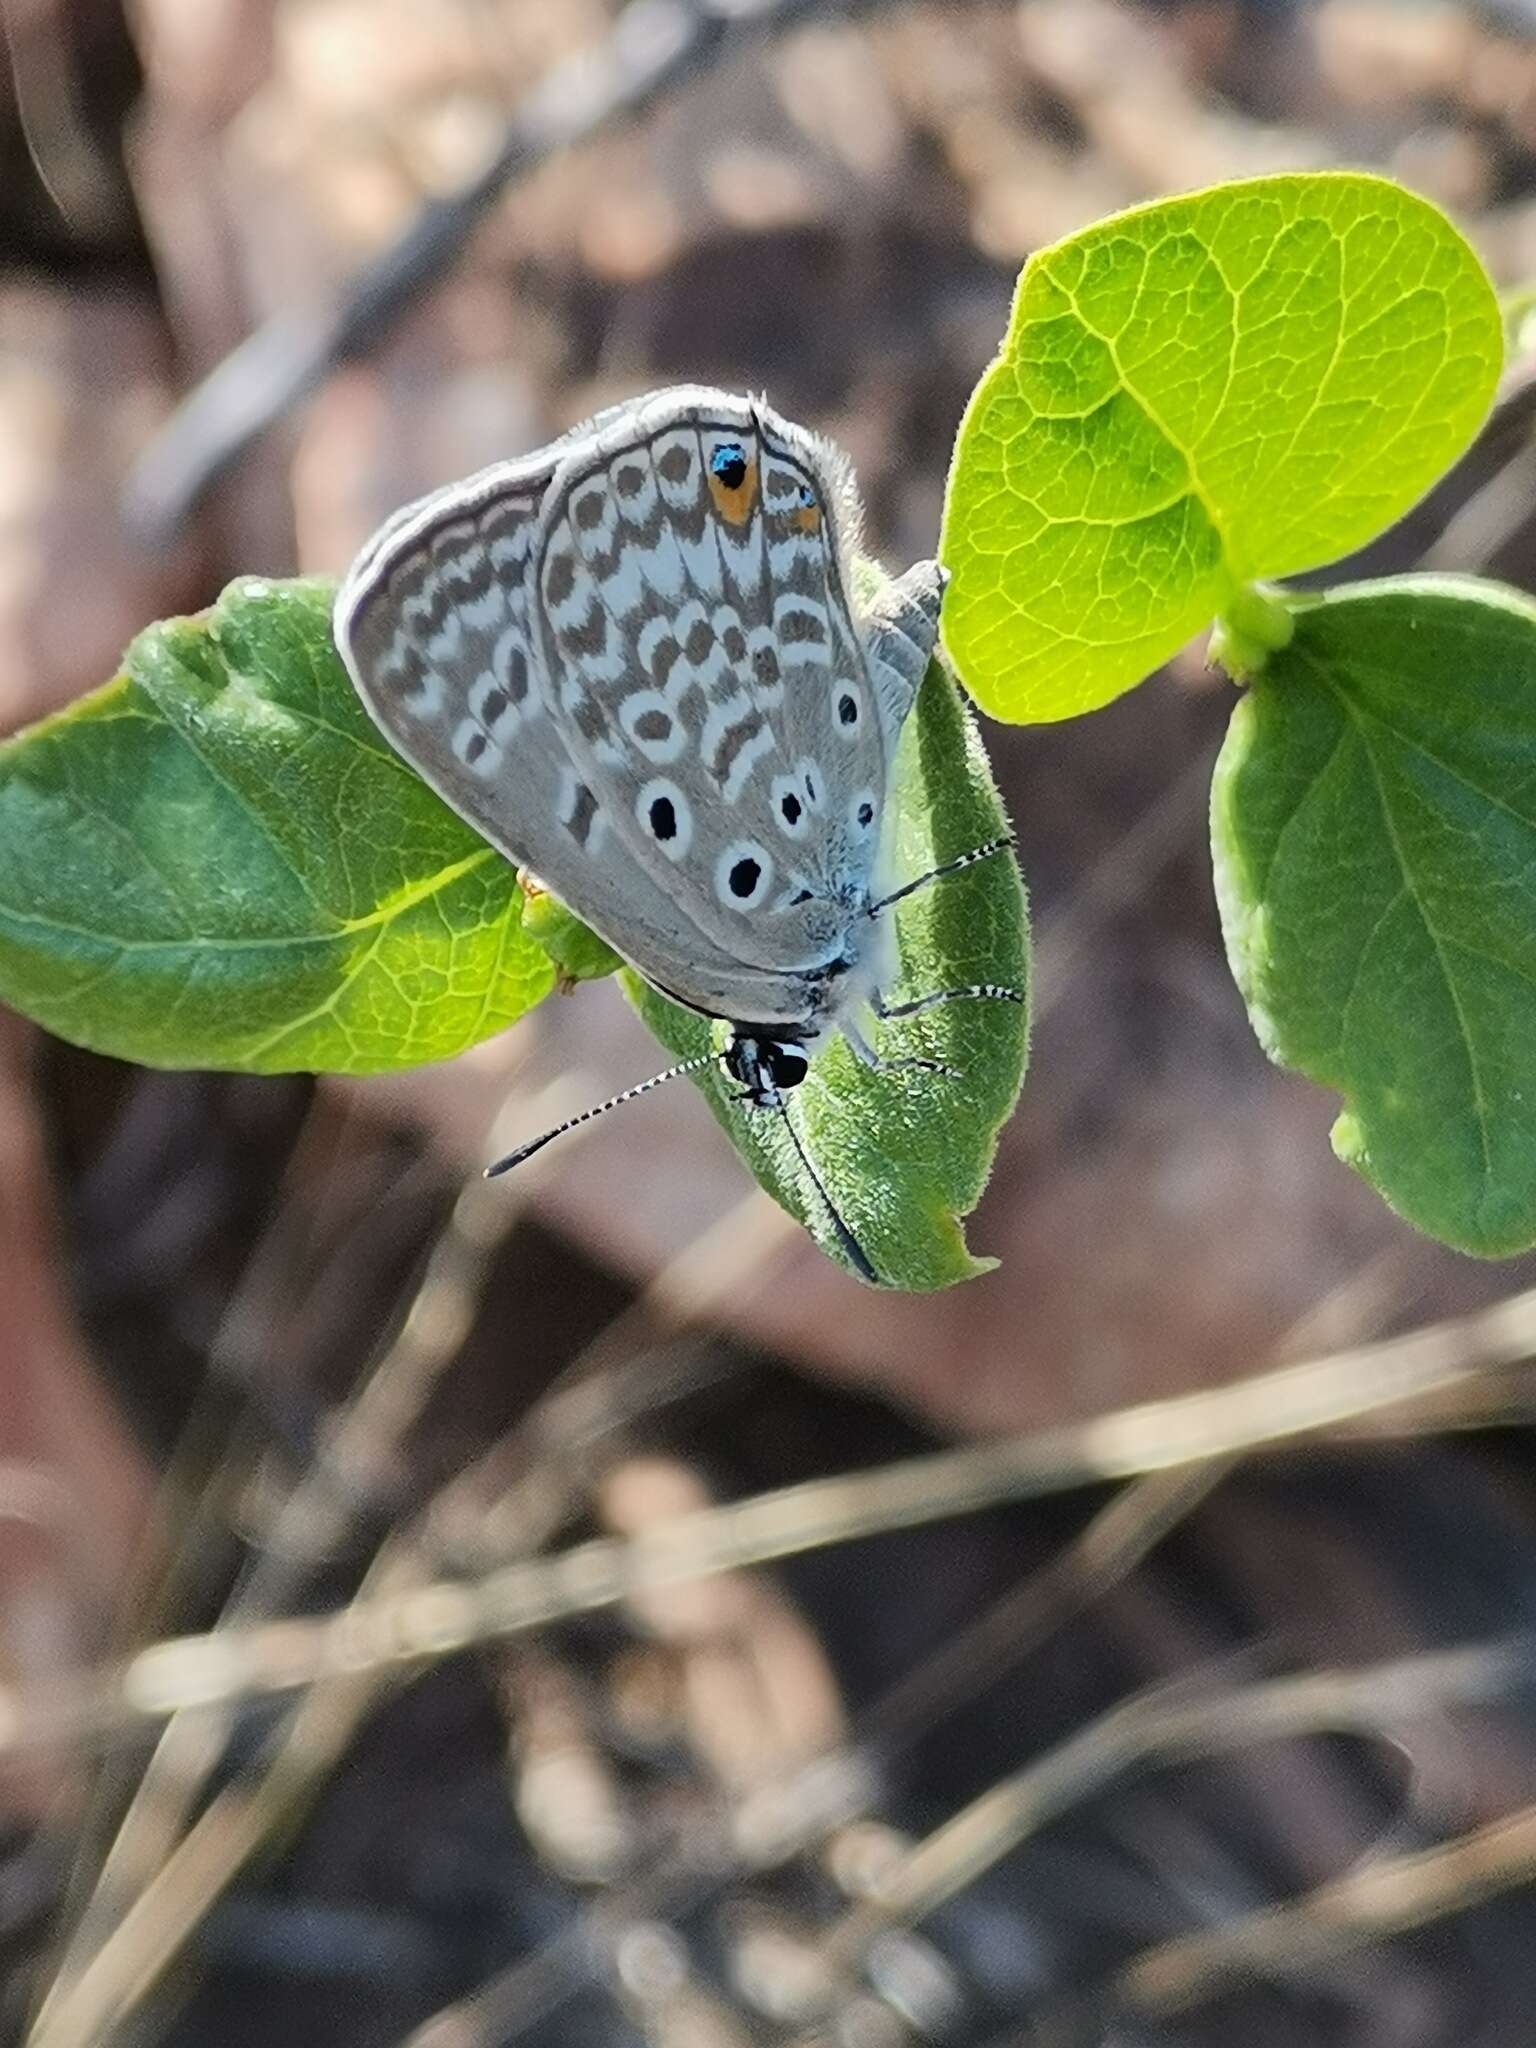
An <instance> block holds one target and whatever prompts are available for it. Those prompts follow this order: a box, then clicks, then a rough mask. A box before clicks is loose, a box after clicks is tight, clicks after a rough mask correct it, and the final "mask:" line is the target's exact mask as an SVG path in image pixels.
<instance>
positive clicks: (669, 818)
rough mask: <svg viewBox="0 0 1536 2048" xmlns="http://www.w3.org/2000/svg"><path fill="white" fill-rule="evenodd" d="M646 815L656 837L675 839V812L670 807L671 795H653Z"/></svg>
mask: <svg viewBox="0 0 1536 2048" xmlns="http://www.w3.org/2000/svg"><path fill="white" fill-rule="evenodd" d="M648 815H649V817H650V821H651V830H652V832H653V833H654V834H655V835H656V837H657V838H658V839H675V838H676V837H677V812H676V811H675V810H674V809H673V807H672V799H671V797H669V796H658V797H653V798H652V799H651V808H650V811H649V814H648Z"/></svg>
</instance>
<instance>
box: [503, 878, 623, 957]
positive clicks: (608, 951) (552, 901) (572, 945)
mask: <svg viewBox="0 0 1536 2048" xmlns="http://www.w3.org/2000/svg"><path fill="white" fill-rule="evenodd" d="M520 880H521V882H522V888H523V930H524V931H525V932H527V934H528V936H529V937H530V938H531V939H536V940H537V941H538V943H539V945H540V946H542V947H543V949H544V951H545V952H546V953H547V954H548V955H549V957H550V959H551V960H553V961H554V963H555V966H556V968H557V969H558V970H559V972H560V975H561V977H562V979H563V981H565V982H566V983H571V982H577V981H601V980H602V979H603V977H604V976H605V975H608V974H612V973H613V972H614V970H615V969H616V968H618V967H621V966H622V965H623V962H622V960H621V959H620V958H619V955H618V954H617V953H615V951H614V950H613V948H612V946H610V945H609V943H608V941H607V940H606V939H600V938H599V937H598V935H597V933H596V932H595V931H593V929H592V927H591V926H590V925H585V924H583V923H582V921H581V919H580V918H579V917H578V916H577V915H576V913H575V911H573V910H567V908H566V907H565V905H564V904H563V903H562V902H561V901H560V898H559V897H558V896H556V895H553V894H552V893H551V892H550V890H548V889H547V888H546V887H545V886H544V884H543V883H542V882H540V881H538V880H537V879H536V878H535V877H534V876H532V875H528V874H522V873H521V871H520Z"/></svg>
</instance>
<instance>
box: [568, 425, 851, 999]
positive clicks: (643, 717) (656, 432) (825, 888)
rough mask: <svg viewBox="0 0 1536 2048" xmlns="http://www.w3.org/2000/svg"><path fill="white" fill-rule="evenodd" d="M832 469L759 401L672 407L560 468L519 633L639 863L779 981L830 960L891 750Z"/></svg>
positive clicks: (847, 913) (580, 450)
mask: <svg viewBox="0 0 1536 2048" xmlns="http://www.w3.org/2000/svg"><path fill="white" fill-rule="evenodd" d="M847 491H848V486H847V484H846V481H845V478H844V477H843V475H842V474H841V472H840V469H839V467H838V466H837V465H836V463H835V461H834V460H833V459H832V458H830V457H829V456H828V455H827V454H826V453H825V452H823V451H821V450H820V449H819V448H818V446H817V444H815V443H813V442H812V441H811V440H810V437H809V436H806V435H803V434H801V433H799V432H798V430H796V429H794V428H791V427H790V426H788V424H787V423H785V422H783V421H780V420H778V419H777V417H776V416H775V415H773V414H772V413H770V412H769V411H768V409H767V408H766V407H764V406H761V405H752V404H749V403H748V402H747V401H746V400H744V399H732V398H729V397H727V396H726V395H725V394H723V393H719V392H709V391H691V392H682V393H668V394H664V395H663V396H662V397H661V398H660V399H658V400H655V401H652V402H650V403H649V404H648V405H641V406H638V407H636V408H635V409H634V411H633V412H632V413H631V414H630V415H629V416H628V417H626V418H620V419H618V420H616V421H615V422H614V423H613V424H612V425H611V426H610V427H609V428H608V429H606V430H605V431H604V432H602V433H601V434H598V435H596V436H594V437H593V438H592V440H591V441H590V442H589V443H588V444H585V445H582V446H578V447H576V448H574V449H573V450H572V452H571V453H570V454H569V455H568V456H567V458H566V460H565V461H564V462H563V463H562V464H561V465H560V467H559V469H558V470H557V472H556V475H555V478H554V480H553V483H552V485H551V488H550V491H549V494H548V497H547V500H546V503H545V506H544V510H543V513H542V515H541V522H540V524H541V535H540V542H539V549H538V555H537V560H536V565H535V571H534V578H535V593H536V595H535V603H534V606H533V616H534V620H535V628H536V632H537V633H538V635H539V647H540V652H541V655H542V659H543V666H544V669H545V671H546V673H547V674H548V675H549V676H550V677H551V679H552V682H553V685H554V688H555V692H556V697H557V700H558V716H559V718H560V719H561V721H562V727H563V730H564V731H565V733H566V737H567V740H568V743H569V744H570V746H571V748H572V750H573V752H574V753H575V755H576V756H577V758H578V760H580V762H581V763H582V766H583V772H584V773H585V774H586V775H587V776H588V779H589V780H590V782H591V783H592V786H593V787H594V789H595V790H596V791H597V793H598V795H599V797H600V799H601V801H602V802H603V804H604V807H605V809H607V810H609V811H610V812H611V814H612V817H613V823H614V830H615V832H616V834H617V836H618V837H619V838H620V839H621V840H622V841H623V842H624V844H625V845H626V847H627V849H628V851H629V853H630V855H631V857H632V858H633V859H634V860H635V861H636V863H637V864H638V865H640V866H642V867H644V868H645V869H646V870H647V871H648V872H649V873H650V874H651V876H652V877H653V879H654V880H655V881H656V882H657V884H658V885H659V886H661V887H663V888H668V887H671V888H674V889H677V890H679V892H680V893H682V894H684V895H685V896H686V900H687V904H688V908H689V912H690V914H691V916H692V917H693V919H694V920H695V922H696V923H697V924H699V925H700V926H701V927H702V928H704V929H705V930H707V931H708V932H710V933H711V935H712V936H713V937H714V938H715V939H716V941H717V942H718V943H719V944H720V945H721V946H722V947H724V948H725V949H726V950H728V951H729V952H730V953H731V954H732V955H733V956H735V957H737V958H739V959H741V960H743V961H750V962H752V963H754V964H756V965H758V966H760V967H762V968H764V969H766V970H769V971H780V972H783V971H786V970H793V969H796V968H801V967H805V966H808V965H813V964H815V963H817V962H820V961H824V960H826V959H827V958H828V957H830V956H831V955H833V954H835V953H836V952H837V951H838V950H839V948H840V947H841V945H842V944H843V943H844V941H845V939H846V936H847V932H848V928H849V920H850V917H851V916H853V915H854V914H856V909H857V907H858V906H860V905H861V904H862V898H863V894H864V889H865V884H866V882H867V877H868V870H869V863H870V859H871V857H872V850H873V845H874V843H875V838H876V835H877V833H878V819H879V809H880V804H881V800H882V798H883V795H884V790H885V781H886V774H887V764H886V748H885V741H884V736H883V733H882V730H881V724H880V720H879V719H878V717H877V716H876V707H875V704H874V702H873V698H872V691H871V687H870V682H869V678H868V675H867V672H866V669H865V665H864V659H863V652H862V648H861V646H860V643H859V640H858V637H857V634H856V632H855V629H854V626H853V623H852V620H851V618H850V615H849V606H848V600H847V595H846V589H845V562H844V560H843V541H842V536H843V519H844V510H843V501H844V498H845V496H846V493H847Z"/></svg>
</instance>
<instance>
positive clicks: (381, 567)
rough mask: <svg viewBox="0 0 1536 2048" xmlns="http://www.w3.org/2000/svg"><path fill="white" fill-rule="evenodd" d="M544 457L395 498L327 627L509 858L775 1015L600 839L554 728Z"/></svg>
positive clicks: (396, 738) (620, 933) (372, 702)
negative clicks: (541, 553)
mask: <svg viewBox="0 0 1536 2048" xmlns="http://www.w3.org/2000/svg"><path fill="white" fill-rule="evenodd" d="M552 468H553V463H552V462H551V460H550V458H549V455H548V453H546V455H545V456H544V457H543V458H534V459H533V460H531V461H530V462H526V463H522V464H518V463H510V464H502V465H499V466H497V467H496V468H494V469H491V470H487V471H485V472H484V473H483V474H482V475H481V476H480V477H477V478H475V479H472V480H471V481H470V482H469V483H467V484H460V485H455V486H453V487H451V488H450V489H449V490H447V491H443V492H440V493H437V494H435V495H434V496H432V497H429V498H426V499H423V500H422V501H421V502H420V503H419V504H417V505H414V506H411V507H408V508H407V509H406V510H405V511H404V512H402V513H400V514H398V515H397V516H396V517H395V518H394V519H393V520H391V521H390V522H389V524H388V525H387V526H386V527H385V528H384V529H382V531H381V532H380V534H379V535H378V536H377V537H376V538H375V540H374V541H373V542H372V543H371V544H370V546H369V547H368V548H367V549H366V550H365V551H364V553H363V554H362V555H361V556H360V557H359V559H358V561H357V563H356V564H355V565H354V567H353V569H352V571H351V572H350V574H349V575H348V577H347V579H346V581H345V583H344V584H343V587H342V590H341V592H340V595H339V597H338V600H337V606H336V619H335V630H336V639H337V645H338V647H339V648H340V650H341V653H342V655H343V658H344V659H345V661H346V663H347V666H348V668H349V670H350V672H351V674H352V677H353V680H354V682H355V683H356V685H357V688H358V690H359V693H360V694H361V696H362V698H363V701H364V703H365V704H366V705H367V707H368V709H369V711H370V712H371V713H372V715H373V717H374V719H375V720H376V722H377V723H378V724H379V726H380V727H381V728H382V730H383V731H384V733H385V735H386V737H388V738H389V739H390V740H391V741H392V742H393V744H394V745H395V746H396V748H397V749H398V751H399V752H400V753H401V754H402V755H403V756H404V757H405V759H406V760H407V761H408V762H409V763H410V764H411V766H412V767H413V768H415V769H416V771H417V772H418V773H419V774H420V775H421V776H422V777H423V779H424V780H425V781H426V782H428V783H429V784H430V785H431V786H432V788H434V789H435V790H436V791H437V793H438V794H439V795H440V796H441V797H442V798H443V800H444V801H445V802H446V803H447V804H448V805H449V806H450V808H451V809H453V810H454V811H456V812H457V813H458V814H459V815H460V816H461V817H462V818H464V819H465V820H466V821H467V822H468V823H469V824H470V825H472V826H473V827H474V828H475V830H476V831H478V832H480V833H481V834H483V836H484V837H485V838H486V839H488V840H489V841H490V843H491V844H492V845H493V846H495V847H496V848H497V849H498V850H499V851H500V852H502V853H503V854H505V855H506V856H507V858H508V859H510V860H512V861H514V862H516V863H517V864H518V865H519V866H520V867H526V868H529V869H530V870H532V871H533V872H534V873H535V874H537V875H538V876H539V878H540V879H541V880H542V881H544V882H546V883H547V884H548V886H549V887H550V888H552V889H553V890H554V891H555V892H556V894H557V895H559V896H560V897H561V898H562V900H563V901H565V902H566V903H567V904H568V905H569V906H570V907H571V909H572V910H574V911H575V912H576V914H577V915H578V916H580V917H582V918H585V919H586V920H587V921H588V922H589V923H590V924H591V925H592V926H593V927H594V929H596V930H597V931H599V932H601V933H602V935H603V936H604V937H605V938H607V939H608V940H609V941H610V943H611V944H612V945H613V946H614V947H615V949H616V950H617V951H619V952H620V953H622V954H623V955H624V957H625V958H626V959H628V960H630V961H631V962H632V963H633V964H634V965H635V966H636V967H638V968H639V969H640V971H641V972H642V973H643V974H645V975H646V976H647V978H648V979H649V980H651V981H653V982H654V983H656V984H657V985H658V986H660V987H662V988H663V989H668V990H673V991H675V992H677V993H678V994H679V995H681V996H682V997H683V998H684V999H685V1000H688V1001H690V1002H691V1003H693V1004H694V1005H695V1006H696V1007H699V1008H701V1009H704V1010H707V1011H709V1012H710V1013H711V1014H713V1015H718V1016H752V1017H759V1016H760V1017H762V1018H763V1019H764V1020H765V1021H772V1020H774V1019H775V1018H777V1017H778V1016H779V1015H780V1014H781V1012H780V1010H778V1009H776V1008H775V1007H774V1003H775V999H776V997H777V996H778V995H779V994H780V991H779V990H778V988H777V986H776V985H772V984H770V985H769V986H767V987H764V986H762V985H761V984H762V982H763V979H764V978H763V977H762V976H761V975H760V974H756V973H754V972H753V970H752V968H751V966H750V965H749V964H744V963H741V962H739V961H737V960H736V959H735V958H733V956H732V955H730V954H729V953H728V952H726V951H725V950H723V949H722V948H720V947H719V946H718V945H716V944H715V943H714V942H713V941H712V940H711V939H710V937H709V936H708V934H707V933H705V932H704V931H702V930H700V929H699V928H698V927H697V926H696V925H695V924H694V923H693V921H692V920H691V919H690V918H689V917H688V915H687V913H686V911H685V910H683V909H681V908H680V906H679V904H678V902H677V901H676V900H675V898H674V897H673V896H672V895H669V894H668V893H667V892H666V891H665V890H663V889H662V888H660V887H658V886H657V884H656V883H655V882H654V881H653V880H652V878H651V876H650V875H649V873H648V872H647V871H646V870H645V869H644V868H643V867H641V866H638V865H637V864H636V863H635V862H634V861H633V860H632V859H631V858H630V857H629V855H628V854H627V852H626V851H625V850H624V849H623V848H621V847H618V846H615V845H613V844H612V843H611V842H610V839H609V827H608V819H607V816H606V814H605V811H604V809H603V807H602V806H601V805H600V804H599V802H598V800H597V798H596V796H595V795H594V792H593V790H592V788H591V786H590V781H589V779H587V778H586V777H584V775H583V773H582V770H581V769H580V767H579V766H578V764H577V761H576V760H575V758H574V757H573V755H572V752H571V750H570V749H569V747H568V746H567V745H566V742H565V739H564V736H563V734H564V721H563V719H562V718H561V716H560V714H559V712H558V708H557V707H558V692H557V691H556V690H555V689H554V688H552V686H551V682H550V679H549V678H548V677H547V676H546V674H545V672H544V669H543V666H542V663H541V660H540V657H539V653H538V650H537V647H536V646H535V644H534V639H535V636H534V635H533V633H532V632H531V630H530V619H529V592H530V587H531V579H530V573H529V571H530V565H531V561H532V557H533V549H534V543H535V538H536V534H537V526H538V515H539V509H540V505H541V503H542V500H543V497H544V493H545V491H546V489H547V487H548V483H549V479H550V475H551V472H552ZM792 1002H794V1004H795V1006H794V1007H793V1008H792V1009H791V1010H790V1012H789V1013H788V1014H789V1015H791V1016H793V1015H797V1014H798V1002H797V1000H796V999H794V998H792Z"/></svg>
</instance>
